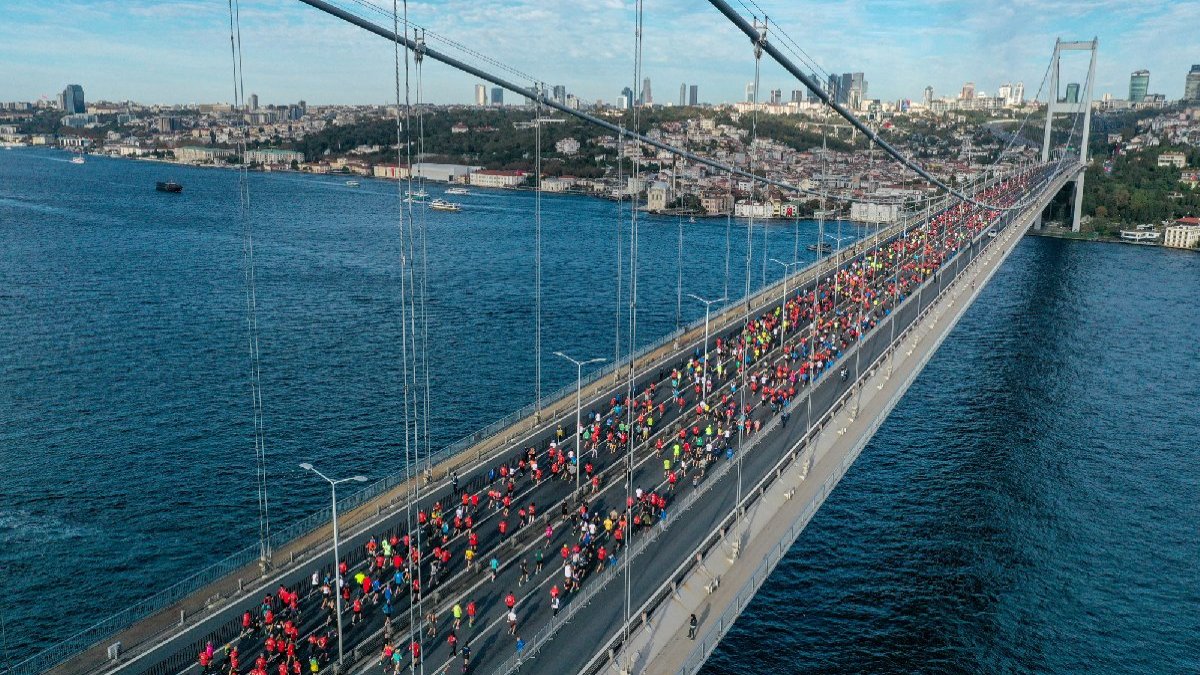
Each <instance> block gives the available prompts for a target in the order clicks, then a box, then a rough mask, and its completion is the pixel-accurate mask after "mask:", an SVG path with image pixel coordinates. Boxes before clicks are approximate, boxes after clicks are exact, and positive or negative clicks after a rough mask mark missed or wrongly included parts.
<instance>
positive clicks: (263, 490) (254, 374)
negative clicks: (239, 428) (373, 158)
mask: <svg viewBox="0 0 1200 675" xmlns="http://www.w3.org/2000/svg"><path fill="white" fill-rule="evenodd" d="M228 5H229V50H230V57H231V59H232V62H233V109H234V111H235V112H236V114H237V115H238V116H239V120H238V123H237V129H238V133H237V152H238V156H239V157H240V158H241V164H240V166H239V168H238V215H239V217H240V218H241V221H242V262H243V267H244V269H243V275H244V277H245V285H246V337H247V341H248V345H249V352H250V400H251V406H252V409H253V412H252V416H253V425H254V458H255V477H254V482H255V491H256V492H257V501H258V545H259V563H260V565H261V566H262V567H263V568H264V569H265V568H266V566H268V565H270V563H271V518H270V509H269V505H268V502H267V447H266V426H265V422H264V420H263V403H262V369H261V361H260V357H259V348H258V289H257V280H256V276H257V275H256V273H255V264H254V231H253V225H252V224H251V222H250V185H249V173H248V171H247V168H246V129H245V118H244V117H241V116H242V115H244V112H245V111H243V110H242V108H243V105H244V103H243V102H244V101H245V96H246V85H245V78H244V76H243V69H242V22H241V7H240V4H239V2H237V0H229V1H228Z"/></svg>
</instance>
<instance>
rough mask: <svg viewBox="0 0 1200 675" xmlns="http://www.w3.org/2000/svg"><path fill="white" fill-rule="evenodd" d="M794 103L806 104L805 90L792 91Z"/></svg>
mask: <svg viewBox="0 0 1200 675" xmlns="http://www.w3.org/2000/svg"><path fill="white" fill-rule="evenodd" d="M792 103H804V90H803V89H793V90H792Z"/></svg>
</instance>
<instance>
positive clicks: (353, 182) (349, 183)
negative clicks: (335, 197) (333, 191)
mask: <svg viewBox="0 0 1200 675" xmlns="http://www.w3.org/2000/svg"><path fill="white" fill-rule="evenodd" d="M346 187H358V181H356V180H348V181H346Z"/></svg>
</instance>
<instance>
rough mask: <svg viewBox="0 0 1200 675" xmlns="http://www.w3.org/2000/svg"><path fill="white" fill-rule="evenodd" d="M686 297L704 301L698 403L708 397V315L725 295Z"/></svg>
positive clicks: (722, 300) (702, 402)
mask: <svg viewBox="0 0 1200 675" xmlns="http://www.w3.org/2000/svg"><path fill="white" fill-rule="evenodd" d="M688 297H689V298H692V299H693V300H699V301H700V302H703V303H704V370H703V371H702V372H703V375H702V376H701V378H700V403H701V405H703V404H704V400H705V399H707V398H708V317H709V312H710V311H711V310H712V306H713V304H714V303H717V302H724V301H725V298H726V297H727V296H724V295H722V296H721V297H719V298H717V299H715V300H706V299H704V298H702V297H700V296H698V295H696V294H695V293H688Z"/></svg>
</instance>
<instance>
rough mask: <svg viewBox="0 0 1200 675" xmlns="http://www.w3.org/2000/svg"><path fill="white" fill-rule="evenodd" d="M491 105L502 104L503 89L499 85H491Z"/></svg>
mask: <svg viewBox="0 0 1200 675" xmlns="http://www.w3.org/2000/svg"><path fill="white" fill-rule="evenodd" d="M492 105H498V106H502V105H504V90H503V89H501V88H500V87H492Z"/></svg>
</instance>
